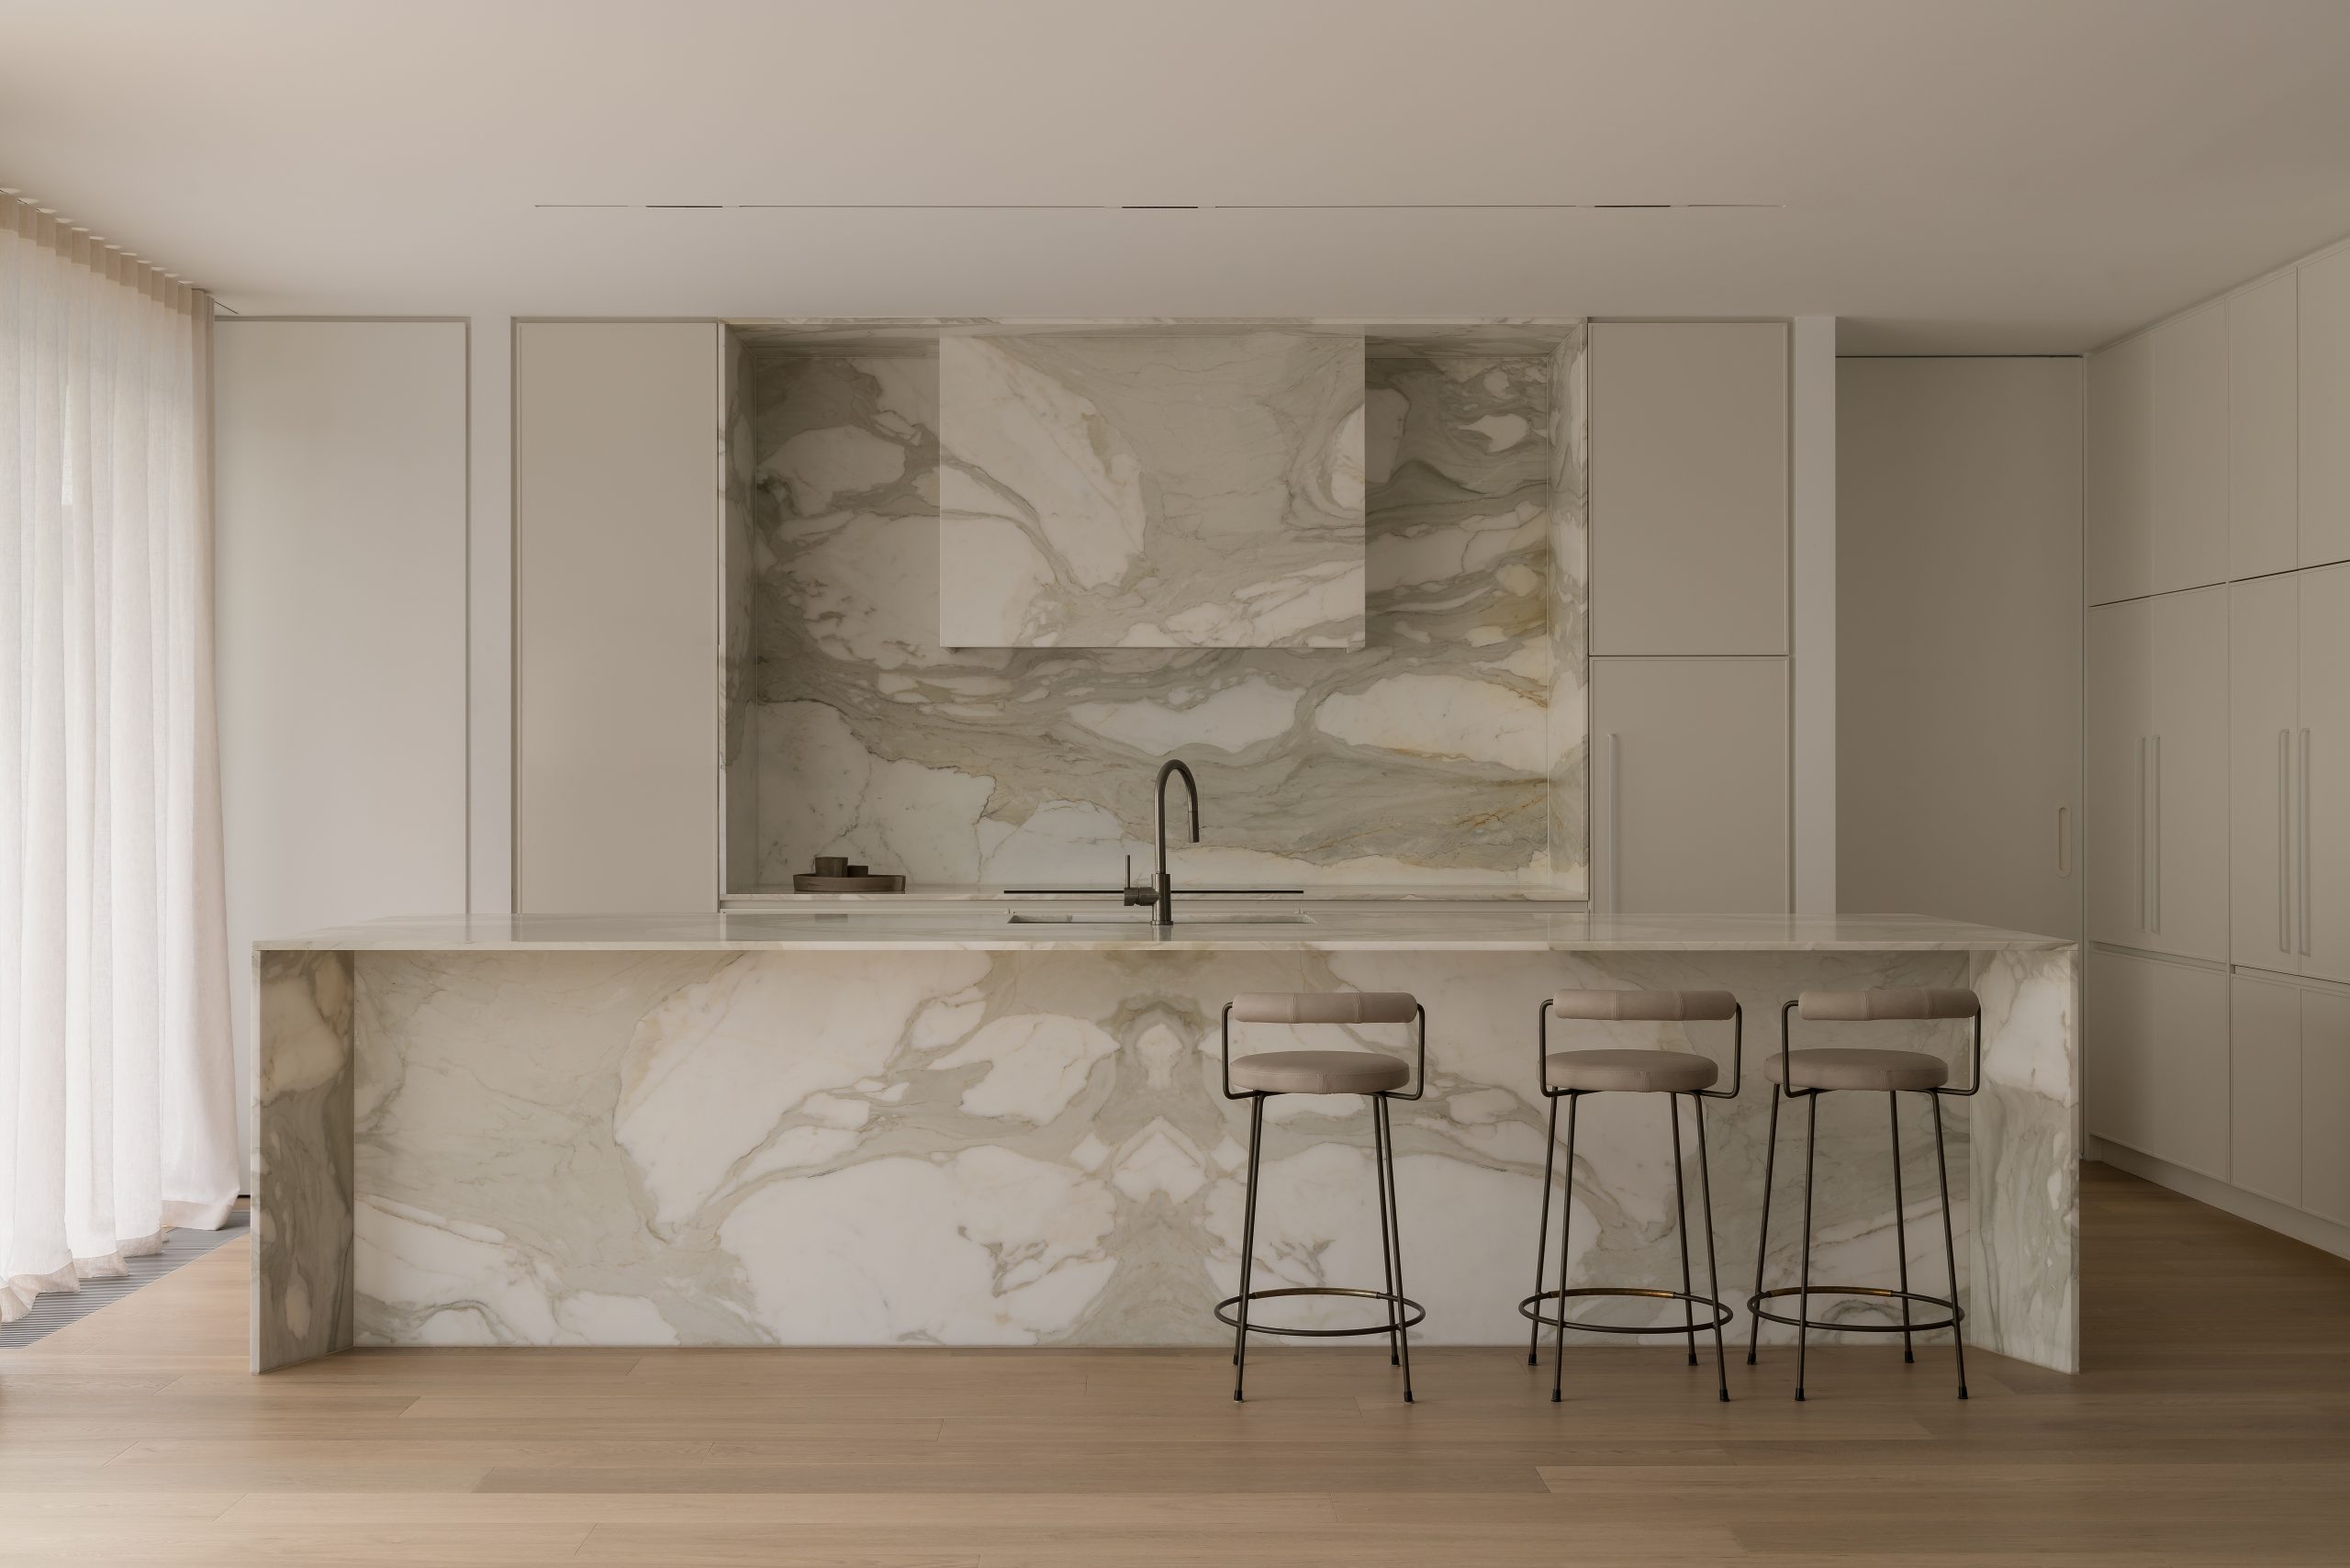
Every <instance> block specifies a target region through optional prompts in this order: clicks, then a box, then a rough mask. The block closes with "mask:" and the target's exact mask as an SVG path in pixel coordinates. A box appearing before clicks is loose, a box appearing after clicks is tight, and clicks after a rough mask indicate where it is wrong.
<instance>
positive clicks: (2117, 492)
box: [2083, 250, 2350, 1253]
mask: <svg viewBox="0 0 2350 1568" xmlns="http://www.w3.org/2000/svg"><path fill="white" fill-rule="evenodd" d="M2088 431H2089V434H2088V440H2087V487H2088V496H2087V516H2088V520H2089V526H2088V528H2087V569H2086V579H2087V585H2088V593H2087V597H2088V599H2089V605H2088V609H2087V627H2086V639H2085V640H2086V654H2087V657H2086V664H2087V687H2086V700H2087V725H2086V728H2087V737H2088V769H2087V771H2088V799H2087V816H2088V822H2087V828H2088V834H2087V849H2088V854H2087V875H2088V890H2087V891H2088V898H2087V908H2088V935H2089V938H2090V943H2091V947H2090V952H2089V957H2088V964H2087V974H2088V980H2087V995H2086V1002H2085V1011H2084V1015H2083V1024H2084V1036H2085V1039H2086V1043H2087V1051H2088V1056H2089V1059H2088V1062H2087V1077H2088V1082H2089V1096H2088V1101H2087V1121H2088V1128H2089V1131H2090V1132H2092V1133H2093V1134H2095V1135H2097V1136H2098V1137H2101V1138H2103V1139H2105V1140H2107V1141H2108V1142H2109V1143H2110V1144H2114V1145H2118V1146H2120V1147H2121V1148H2123V1149H2125V1150H2129V1151H2133V1152H2134V1154H2135V1155H2137V1156H2142V1157H2148V1159H2150V1160H2151V1162H2152V1163H2151V1164H2147V1165H2146V1169H2147V1170H2148V1171H2149V1173H2150V1174H2154V1175H2156V1176H2158V1177H2161V1176H2170V1175H2173V1173H2175V1172H2178V1171H2185V1172H2191V1173H2192V1174H2193V1176H2195V1177H2200V1178H2204V1179H2207V1181H2208V1182H2209V1183H2210V1184H2209V1185H2208V1186H2207V1187H2206V1188H2203V1189H2201V1190H2200V1191H2199V1195H2202V1196H2205V1197H2208V1198H2210V1199H2211V1200H2212V1201H2214V1202H2220V1203H2223V1204H2228V1205H2229V1206H2233V1207H2236V1208H2237V1209H2238V1210H2239V1212H2244V1213H2247V1214H2250V1215H2252V1216H2253V1217H2255V1218H2258V1219H2263V1220H2266V1222H2268V1223H2271V1224H2276V1225H2278V1226H2282V1227H2284V1228H2287V1229H2290V1230H2293V1231H2295V1232H2296V1233H2297V1234H2301V1235H2303V1236H2305V1237H2306V1238H2309V1239H2312V1240H2315V1241H2318V1242H2320V1243H2322V1244H2324V1245H2328V1246H2331V1247H2333V1248H2334V1249H2335V1250H2337V1251H2344V1252H2345V1253H2350V1152H2345V1151H2346V1150H2350V785H2345V779H2350V457H2345V456H2344V454H2345V453H2350V250H2344V251H2341V252H2336V253H2334V254H2332V255H2329V256H2324V257H2321V258H2319V259H2317V260H2314V261H2311V262H2310V263H2305V264H2303V265H2301V266H2300V267H2298V268H2295V269H2292V270H2290V271H2288V272H2286V273H2283V274H2277V275H2276V276H2273V277H2269V278H2266V279H2264V280H2262V281H2260V282H2258V283H2256V284H2254V285H2251V286H2247V287H2245V288H2243V289H2240V290H2237V291H2236V292H2235V293H2233V295H2231V296H2229V297H2227V298H2225V299H2222V300H2221V301H2218V302H2216V303H2214V304H2211V305H2208V306H2204V307H2201V308H2198V309H2196V310H2193V311H2190V312H2189V313H2188V314H2187V315H2184V316H2181V317H2178V318H2176V319H2172V320H2170V321H2166V322H2164V323H2162V324H2160V325H2158V326H2156V327H2154V328H2153V329H2151V330H2148V331H2146V332H2143V333H2142V334H2139V335H2138V336H2136V337H2134V338H2132V339H2129V340H2127V341H2125V342H2121V343H2119V344H2116V345H2114V346H2113V347H2111V348H2109V349H2106V350H2103V351H2101V352H2100V353H2098V354H2096V355H2093V356H2092V357H2091V360H2090V366H2089V415H2088ZM2142 1163H2143V1162H2142ZM2174 1179H2177V1180H2181V1181H2182V1182H2187V1184H2188V1185H2189V1186H2190V1189H2191V1190H2193V1189H2192V1183H2191V1182H2188V1181H2187V1179H2186V1178H2177V1177H2175V1178H2174Z"/></svg>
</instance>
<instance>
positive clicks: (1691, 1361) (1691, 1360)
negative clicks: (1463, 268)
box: [1689, 1350, 1697, 1367]
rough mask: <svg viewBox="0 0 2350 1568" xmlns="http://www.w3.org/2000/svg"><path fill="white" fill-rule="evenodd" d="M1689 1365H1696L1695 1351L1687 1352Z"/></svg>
mask: <svg viewBox="0 0 2350 1568" xmlns="http://www.w3.org/2000/svg"><path fill="white" fill-rule="evenodd" d="M1689 1364H1690V1365H1691V1366H1693V1367H1694V1366H1695V1365H1696V1364H1697V1352H1696V1351H1695V1350H1692V1351H1690V1352H1689Z"/></svg>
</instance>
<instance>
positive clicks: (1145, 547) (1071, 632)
mask: <svg viewBox="0 0 2350 1568" xmlns="http://www.w3.org/2000/svg"><path fill="white" fill-rule="evenodd" d="M938 386H939V415H938V418H939V424H938V436H939V449H940V459H941V465H940V477H939V502H938V504H939V588H940V592H939V642H940V643H941V644H943V645H945V646H947V647H972V648H990V647H995V648H1022V647H1026V648H1037V647H1062V648H1187V647H1257V648H1281V647H1286V648H1360V647H1361V646H1362V645H1363V638H1364V532H1363V530H1364V514H1363V386H1364V382H1363V341H1362V338H1361V337H1360V335H1348V334H1342V333H1337V332H1330V331H1315V330H1270V329H1257V330H1197V329H1193V330H1167V329H1163V328H1162V329H1156V330H1154V329H1144V330H1133V329H1125V330H1104V331H1067V330H1060V331H1050V332H1036V333H1004V334H1000V335H992V336H969V337H947V338H945V339H943V340H942V341H941V342H940V343H939V365H938Z"/></svg>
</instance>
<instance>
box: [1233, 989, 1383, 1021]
mask: <svg viewBox="0 0 2350 1568" xmlns="http://www.w3.org/2000/svg"><path fill="white" fill-rule="evenodd" d="M1419 1012H1420V1004H1419V1001H1418V999H1417V998H1416V997H1414V996H1413V995H1412V993H1411V992H1410V991H1242V992H1241V993H1240V994H1239V995H1237V996H1236V997H1234V998H1233V999H1232V1016H1233V1017H1234V1018H1235V1019H1237V1021H1238V1022H1240V1023H1243V1024H1409V1023H1410V1022H1411V1021H1412V1020H1413V1019H1415V1018H1416V1017H1418V1016H1419Z"/></svg>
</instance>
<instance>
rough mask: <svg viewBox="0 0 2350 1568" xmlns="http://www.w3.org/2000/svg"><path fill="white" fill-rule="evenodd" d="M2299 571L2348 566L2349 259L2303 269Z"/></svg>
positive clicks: (2340, 256) (2343, 255) (2347, 255)
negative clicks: (2329, 564) (2336, 563)
mask: <svg viewBox="0 0 2350 1568" xmlns="http://www.w3.org/2000/svg"><path fill="white" fill-rule="evenodd" d="M2300 386H2301V399H2300V401H2301V407H2300V454H2299V456H2300V475H2301V485H2300V490H2301V495H2300V503H2301V505H2300V511H2301V565H2303V566H2317V565H2320V564H2322V563H2324V562H2328V561H2342V560H2350V251H2344V252H2338V253H2336V254H2334V255H2331V256H2328V257H2326V258H2325V259H2324V260H2323V261H2322V262H2311V263H2310V264H2309V265H2307V266H2305V267H2303V268H2301V269H2300Z"/></svg>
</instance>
